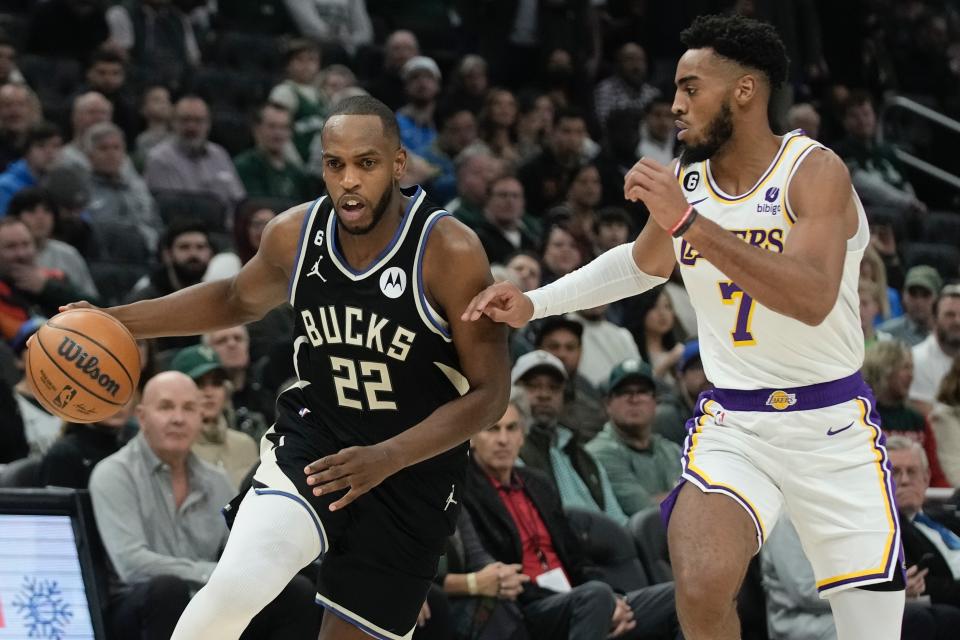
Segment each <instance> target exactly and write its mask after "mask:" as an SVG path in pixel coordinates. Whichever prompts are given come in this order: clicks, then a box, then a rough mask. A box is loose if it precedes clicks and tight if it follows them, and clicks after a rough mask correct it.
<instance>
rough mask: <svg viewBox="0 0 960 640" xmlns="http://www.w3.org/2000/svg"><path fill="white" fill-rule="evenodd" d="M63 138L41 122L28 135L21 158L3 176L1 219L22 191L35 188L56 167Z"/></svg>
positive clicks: (53, 126)
mask: <svg viewBox="0 0 960 640" xmlns="http://www.w3.org/2000/svg"><path fill="white" fill-rule="evenodd" d="M62 145H63V138H62V137H61V136H60V130H59V129H57V127H56V126H55V125H53V124H50V123H49V122H41V123H40V124H37V125H35V126H33V127H30V130H29V131H28V132H27V138H26V151H24V155H23V157H22V158H20V159H19V160H17V161H16V162H14V163H13V164H11V165H10V166H9V167H7V170H6V171H4V172H3V173H2V174H0V216H4V215H6V214H7V206H8V205H9V204H10V199H11V198H12V197H13V196H14V195H16V193H17V192H18V191H20V190H21V189H25V188H27V187H32V186H35V185H36V184H37V183H38V182H39V181H40V179H41V178H43V176H44V175H46V173H47V171H49V170H50V168H51V167H53V165H54V164H55V163H56V161H57V158H58V157H59V155H60V147H61V146H62Z"/></svg>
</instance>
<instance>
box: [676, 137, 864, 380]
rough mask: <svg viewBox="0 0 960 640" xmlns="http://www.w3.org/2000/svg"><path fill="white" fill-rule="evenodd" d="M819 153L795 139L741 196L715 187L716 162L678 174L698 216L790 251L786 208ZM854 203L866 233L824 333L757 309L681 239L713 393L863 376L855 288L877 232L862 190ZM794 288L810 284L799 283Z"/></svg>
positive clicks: (854, 242)
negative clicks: (795, 183) (803, 170)
mask: <svg viewBox="0 0 960 640" xmlns="http://www.w3.org/2000/svg"><path fill="white" fill-rule="evenodd" d="M817 148H822V145H820V143H818V142H816V141H814V140H811V139H810V138H808V137H806V136H804V135H803V134H802V133H801V132H800V131H793V132H791V133H788V134H787V135H785V136H784V137H783V140H782V142H781V145H780V150H779V151H778V152H777V155H776V156H775V157H774V159H773V162H771V164H770V166H769V167H768V169H767V171H766V172H765V173H764V174H763V175H762V176H761V178H760V180H759V181H758V182H757V184H756V185H754V187H753V188H752V189H750V190H749V191H747V192H746V193H744V194H742V195H738V196H732V195H729V194H726V193H724V192H723V191H722V190H721V189H720V188H719V187H718V186H717V183H716V181H714V180H713V178H712V177H711V175H710V161H709V160H707V161H706V162H699V163H693V164H691V165H688V166H686V167H682V168H679V170H678V176H677V178H678V180H679V181H680V186H681V188H682V189H683V192H684V195H685V196H686V198H687V201H688V202H689V203H690V204H692V205H694V206H695V207H696V208H697V212H698V213H699V214H700V215H702V216H704V217H707V218H710V219H711V220H713V221H714V222H715V223H717V224H718V225H720V226H721V227H723V228H725V229H728V230H730V231H732V232H733V233H735V234H736V235H737V236H739V237H740V238H741V239H742V240H743V241H744V242H749V243H750V244H752V245H754V246H756V247H760V248H762V249H765V250H767V251H774V252H776V253H782V252H783V250H784V247H785V246H786V243H787V238H788V237H789V235H790V228H791V227H792V226H793V224H794V222H795V221H796V217H795V216H794V214H793V212H792V211H791V209H790V203H789V201H788V192H789V186H790V180H791V178H793V175H794V174H795V173H796V171H797V169H798V168H799V167H800V163H801V162H803V160H804V158H806V157H807V155H808V154H809V153H810V152H811V151H813V150H814V149H817ZM852 197H853V199H854V202H855V203H856V207H857V212H858V216H859V225H858V227H857V232H856V234H855V235H854V237H853V238H850V239H849V240H848V241H847V254H846V258H845V260H844V264H843V277H842V279H841V282H840V294H839V296H838V297H837V301H836V303H835V304H834V306H833V309H831V311H830V313H829V314H828V315H827V317H826V319H825V320H824V321H823V323H821V324H820V325H818V326H816V327H811V326H809V325H806V324H804V323H802V322H800V321H799V320H795V319H793V318H790V317H787V316H785V315H781V314H779V313H777V312H775V311H771V310H770V309H767V308H766V307H764V306H763V305H761V304H758V303H757V302H756V301H755V300H753V299H752V298H751V297H750V296H749V295H747V294H746V293H745V292H744V291H743V290H741V289H740V287H739V286H737V283H736V282H733V281H732V280H731V279H730V278H728V277H727V276H726V275H724V273H723V272H721V271H720V270H719V269H717V268H716V267H715V266H713V265H712V264H710V262H708V261H707V260H705V259H704V258H702V257H700V256H699V254H698V253H697V250H696V249H695V248H693V247H692V246H691V245H690V244H689V243H688V242H686V241H685V240H683V239H682V238H678V239H676V240H674V249H675V250H676V253H677V261H678V262H679V264H680V273H681V274H682V276H683V281H684V283H685V284H686V287H687V291H688V292H689V294H690V300H691V302H692V303H693V306H694V308H695V309H696V311H697V327H698V333H699V337H700V352H701V354H702V359H703V367H704V372H705V373H706V375H707V378H708V379H709V380H710V381H711V382H713V383H714V385H716V386H718V387H721V388H728V389H776V388H784V387H798V386H804V385H809V384H816V383H818V382H827V381H830V380H837V379H839V378H843V377H845V376H848V375H850V374H852V373H854V372H855V371H857V370H859V369H860V367H861V365H862V363H863V333H862V330H861V328H860V307H859V297H858V294H857V283H858V279H859V276H860V259H861V257H862V256H863V251H864V249H865V248H866V246H867V242H868V241H869V230H868V228H867V221H866V216H865V214H864V211H863V207H862V206H861V204H860V199H859V198H858V197H857V195H856V193H855V192H854V193H853V194H852ZM838 214H839V212H838ZM790 286H796V287H801V288H802V287H805V286H808V285H807V283H804V282H801V281H797V282H795V283H791V285H790ZM809 293H810V295H811V296H817V295H822V292H819V291H810V292H809Z"/></svg>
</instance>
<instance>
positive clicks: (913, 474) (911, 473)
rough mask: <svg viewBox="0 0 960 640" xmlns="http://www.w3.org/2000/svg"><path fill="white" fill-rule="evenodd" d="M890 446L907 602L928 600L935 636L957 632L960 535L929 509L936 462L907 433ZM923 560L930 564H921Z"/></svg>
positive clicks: (948, 635)
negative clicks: (927, 497)
mask: <svg viewBox="0 0 960 640" xmlns="http://www.w3.org/2000/svg"><path fill="white" fill-rule="evenodd" d="M887 450H888V451H889V454H890V464H891V465H892V467H893V476H894V479H895V481H896V486H897V495H896V501H897V507H898V509H899V510H900V526H901V530H902V533H901V535H902V539H903V550H904V554H905V556H906V566H907V574H906V576H907V603H908V604H909V603H911V602H916V603H917V604H918V605H921V606H922V605H924V604H926V609H927V611H926V613H927V615H928V617H929V618H930V619H931V622H932V623H933V626H934V627H935V628H936V636H935V637H937V638H946V637H953V636H954V635H955V634H956V629H957V627H958V625H960V536H958V535H957V534H956V533H955V532H953V531H951V530H950V529H949V528H948V527H946V526H945V525H944V524H943V523H941V522H939V521H937V520H934V519H933V518H931V517H930V516H929V515H928V514H926V513H924V510H923V503H924V496H925V495H926V492H927V488H929V486H930V465H929V463H928V462H927V457H926V454H925V453H924V451H923V447H921V446H920V444H919V443H917V442H915V441H913V440H910V439H908V438H906V437H904V436H892V437H890V438H889V439H888V440H887ZM921 561H924V562H923V563H922V564H923V565H926V566H925V567H924V566H918V564H920V563H921ZM921 598H923V599H921ZM931 637H933V636H931Z"/></svg>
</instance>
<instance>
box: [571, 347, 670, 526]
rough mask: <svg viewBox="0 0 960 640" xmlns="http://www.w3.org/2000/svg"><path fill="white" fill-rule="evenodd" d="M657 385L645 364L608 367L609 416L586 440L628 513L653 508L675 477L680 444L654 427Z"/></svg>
mask: <svg viewBox="0 0 960 640" xmlns="http://www.w3.org/2000/svg"><path fill="white" fill-rule="evenodd" d="M656 410H657V385H656V383H655V382H654V380H653V371H652V370H651V369H650V365H648V364H647V363H646V362H644V361H642V360H637V359H634V360H624V361H623V362H621V363H620V364H618V365H617V366H616V367H614V369H613V371H611V372H610V380H609V382H608V383H607V403H606V412H607V415H609V416H610V419H609V420H608V421H607V423H606V424H605V425H603V430H602V431H601V432H600V433H599V434H597V437H596V438H594V439H593V440H591V441H590V442H589V443H587V451H589V452H590V453H592V454H593V457H595V458H596V459H597V460H598V461H599V462H600V464H601V465H602V466H603V468H604V469H605V470H606V472H607V476H608V477H609V478H610V484H611V485H612V486H613V493H614V494H615V495H616V496H617V501H618V502H619V503H620V506H621V507H623V511H624V513H626V514H627V515H628V516H632V515H633V514H634V513H636V512H638V511H642V510H643V509H647V508H649V507H655V506H657V505H659V504H660V502H661V501H662V500H663V499H664V498H665V497H666V496H667V494H668V493H670V490H671V489H673V487H674V486H676V484H677V479H678V478H679V477H680V457H681V453H680V447H679V446H677V444H676V443H674V442H670V441H669V440H667V439H666V438H664V437H663V436H661V435H660V434H658V433H654V432H653V418H654V413H655V412H656Z"/></svg>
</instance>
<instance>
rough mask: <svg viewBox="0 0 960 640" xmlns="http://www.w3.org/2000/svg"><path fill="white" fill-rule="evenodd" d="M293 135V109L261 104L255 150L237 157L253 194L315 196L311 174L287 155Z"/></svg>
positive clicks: (235, 161) (240, 172)
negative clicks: (291, 114)
mask: <svg viewBox="0 0 960 640" xmlns="http://www.w3.org/2000/svg"><path fill="white" fill-rule="evenodd" d="M291 135H292V129H291V123H290V112H289V111H288V110H287V109H285V108H284V107H281V106H280V105H276V104H269V103H268V104H266V105H264V106H263V107H261V108H260V109H259V110H258V111H257V113H256V116H255V119H254V123H253V138H254V141H255V146H254V148H253V149H248V150H247V151H244V152H243V153H241V154H240V155H238V156H237V157H236V158H234V159H233V164H234V165H235V166H236V167H237V174H238V175H239V176H240V180H241V181H242V182H243V186H244V187H246V189H247V195H248V196H250V197H266V198H282V199H285V200H290V201H293V202H303V201H304V200H310V199H312V198H313V197H314V194H313V193H312V189H311V186H310V177H309V176H308V175H307V174H306V173H305V172H304V170H303V169H302V168H300V167H299V166H298V165H296V164H295V163H293V162H291V161H290V159H289V157H288V156H287V155H286V154H287V147H288V145H289V143H290V136H291Z"/></svg>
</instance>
